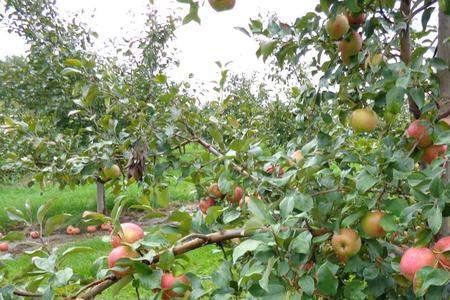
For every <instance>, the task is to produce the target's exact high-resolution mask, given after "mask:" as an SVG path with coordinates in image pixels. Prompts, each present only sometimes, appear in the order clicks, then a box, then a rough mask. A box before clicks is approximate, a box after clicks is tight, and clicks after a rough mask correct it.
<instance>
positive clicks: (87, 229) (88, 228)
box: [86, 225, 97, 233]
mask: <svg viewBox="0 0 450 300" xmlns="http://www.w3.org/2000/svg"><path fill="white" fill-rule="evenodd" d="M86 231H87V232H89V233H94V232H96V231H97V226H95V225H89V226H88V227H87V228H86Z"/></svg>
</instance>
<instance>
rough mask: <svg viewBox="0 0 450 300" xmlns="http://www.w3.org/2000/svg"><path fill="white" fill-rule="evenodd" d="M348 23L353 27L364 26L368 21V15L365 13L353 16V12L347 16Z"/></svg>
mask: <svg viewBox="0 0 450 300" xmlns="http://www.w3.org/2000/svg"><path fill="white" fill-rule="evenodd" d="M347 19H348V22H349V23H350V24H352V25H362V24H364V22H365V21H366V14H365V13H359V14H356V15H353V13H352V12H349V13H348V14H347Z"/></svg>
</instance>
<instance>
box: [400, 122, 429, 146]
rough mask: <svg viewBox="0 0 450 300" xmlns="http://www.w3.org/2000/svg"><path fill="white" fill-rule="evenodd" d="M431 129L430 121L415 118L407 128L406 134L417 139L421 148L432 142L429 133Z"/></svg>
mask: <svg viewBox="0 0 450 300" xmlns="http://www.w3.org/2000/svg"><path fill="white" fill-rule="evenodd" d="M429 130H430V124H429V123H428V121H424V120H415V121H414V122H412V123H411V124H410V125H409V127H408V129H406V136H407V137H409V138H413V139H415V140H416V142H417V146H418V147H419V148H426V147H428V146H430V145H431V143H432V140H431V138H430V135H429V133H428V131H429Z"/></svg>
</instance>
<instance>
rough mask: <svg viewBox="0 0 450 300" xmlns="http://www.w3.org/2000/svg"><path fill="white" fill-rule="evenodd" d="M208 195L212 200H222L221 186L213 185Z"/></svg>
mask: <svg viewBox="0 0 450 300" xmlns="http://www.w3.org/2000/svg"><path fill="white" fill-rule="evenodd" d="M207 194H208V196H209V197H211V198H222V197H223V194H222V192H221V191H220V189H219V185H218V184H217V183H213V184H211V185H210V186H209V188H208V191H207Z"/></svg>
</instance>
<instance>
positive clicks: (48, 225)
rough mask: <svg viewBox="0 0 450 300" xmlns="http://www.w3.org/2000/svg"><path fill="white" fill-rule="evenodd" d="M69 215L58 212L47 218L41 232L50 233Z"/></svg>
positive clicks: (46, 234)
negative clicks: (58, 213)
mask: <svg viewBox="0 0 450 300" xmlns="http://www.w3.org/2000/svg"><path fill="white" fill-rule="evenodd" d="M70 216H71V215H70V214H60V215H56V216H52V217H50V218H48V220H47V222H45V226H44V232H43V234H44V235H45V236H48V235H50V234H51V233H52V232H53V231H55V230H57V229H58V228H60V227H61V226H62V225H63V224H64V223H65V222H66V220H67V219H68V218H69V217H70Z"/></svg>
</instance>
